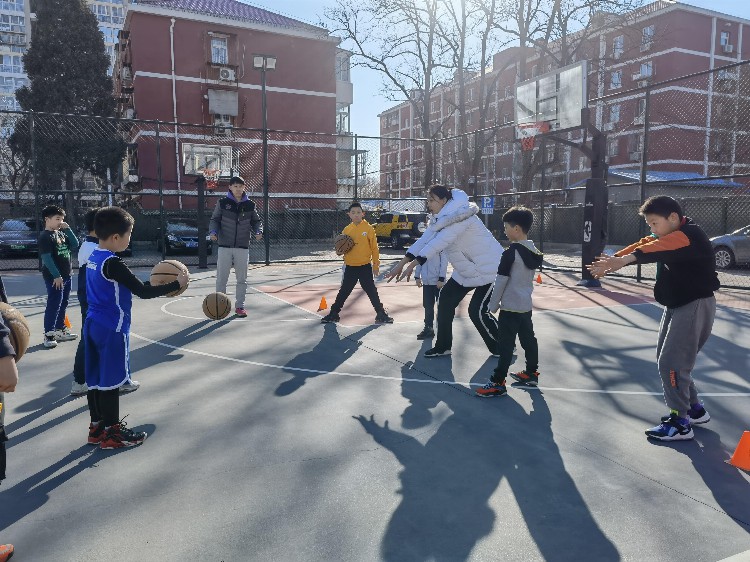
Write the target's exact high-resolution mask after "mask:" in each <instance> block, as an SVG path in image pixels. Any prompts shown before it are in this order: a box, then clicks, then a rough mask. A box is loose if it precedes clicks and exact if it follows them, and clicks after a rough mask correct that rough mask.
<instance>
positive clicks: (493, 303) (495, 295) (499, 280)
mask: <svg viewBox="0 0 750 562" xmlns="http://www.w3.org/2000/svg"><path fill="white" fill-rule="evenodd" d="M514 261H516V250H515V249H514V248H513V246H512V245H511V247H510V248H508V249H507V250H505V251H504V252H503V255H502V256H501V257H500V265H499V266H498V267H497V277H495V284H494V285H493V286H492V295H491V296H490V302H489V303H488V309H489V311H490V312H497V311H498V310H499V309H500V303H501V302H502V300H503V293H504V292H505V287H506V286H507V285H508V281H509V280H510V269H511V267H513V262H514Z"/></svg>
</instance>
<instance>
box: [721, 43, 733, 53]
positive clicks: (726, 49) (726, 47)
mask: <svg viewBox="0 0 750 562" xmlns="http://www.w3.org/2000/svg"><path fill="white" fill-rule="evenodd" d="M721 50H722V51H724V52H725V53H727V54H728V55H731V54H732V53H733V52H734V45H722V46H721Z"/></svg>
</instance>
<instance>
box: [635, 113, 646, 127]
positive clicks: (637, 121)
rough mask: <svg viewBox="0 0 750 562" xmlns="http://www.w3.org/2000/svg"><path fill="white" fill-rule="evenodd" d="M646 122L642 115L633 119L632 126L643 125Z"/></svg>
mask: <svg viewBox="0 0 750 562" xmlns="http://www.w3.org/2000/svg"><path fill="white" fill-rule="evenodd" d="M645 122H646V118H645V117H644V116H643V115H638V116H637V117H636V118H635V119H633V125H643V124H644V123H645Z"/></svg>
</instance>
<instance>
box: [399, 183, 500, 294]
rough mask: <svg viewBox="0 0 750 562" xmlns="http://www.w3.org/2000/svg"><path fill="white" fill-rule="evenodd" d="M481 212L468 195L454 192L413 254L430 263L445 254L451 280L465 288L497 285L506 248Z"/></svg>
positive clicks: (418, 242) (417, 244) (417, 242)
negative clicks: (496, 280) (488, 225)
mask: <svg viewBox="0 0 750 562" xmlns="http://www.w3.org/2000/svg"><path fill="white" fill-rule="evenodd" d="M478 213H479V207H477V206H476V205H475V204H474V203H470V202H469V196H468V195H466V193H465V192H463V191H461V190H460V189H453V190H452V191H451V199H449V200H448V202H447V203H446V204H445V206H444V207H443V208H442V209H441V210H440V212H439V213H438V214H437V216H435V218H434V219H433V220H432V221H431V222H430V224H429V226H428V227H427V230H425V232H424V234H422V236H421V237H420V238H419V240H417V241H416V242H414V244H412V245H411V247H410V248H409V254H411V255H413V256H415V257H419V256H422V257H425V258H427V260H428V261H429V260H430V259H435V258H436V256H437V255H438V253H439V252H441V251H443V252H445V255H446V257H447V258H448V261H449V262H450V263H451V265H452V266H453V274H452V275H451V278H452V279H454V280H455V281H456V282H457V283H459V284H461V285H463V286H464V287H481V286H482V285H489V284H490V283H494V282H495V276H496V275H497V266H498V264H499V263H500V256H501V255H502V253H503V247H502V246H501V245H500V242H498V241H497V240H495V237H494V236H492V233H491V232H490V231H489V230H487V228H486V227H485V226H484V223H483V222H482V221H481V219H480V218H479V217H477V214H478Z"/></svg>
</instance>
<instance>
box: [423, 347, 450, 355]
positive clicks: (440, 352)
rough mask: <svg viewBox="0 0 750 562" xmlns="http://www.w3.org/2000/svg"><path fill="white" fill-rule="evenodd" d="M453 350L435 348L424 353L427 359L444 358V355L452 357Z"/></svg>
mask: <svg viewBox="0 0 750 562" xmlns="http://www.w3.org/2000/svg"><path fill="white" fill-rule="evenodd" d="M450 354H451V350H450V349H438V348H437V347H433V348H432V349H428V350H427V351H425V352H424V356H425V357H442V356H443V355H450Z"/></svg>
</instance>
